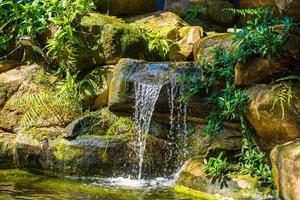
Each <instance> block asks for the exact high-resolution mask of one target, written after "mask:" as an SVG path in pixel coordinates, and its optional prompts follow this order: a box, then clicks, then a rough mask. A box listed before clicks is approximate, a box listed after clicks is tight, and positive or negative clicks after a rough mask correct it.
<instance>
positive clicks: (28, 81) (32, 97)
mask: <svg viewBox="0 0 300 200" xmlns="http://www.w3.org/2000/svg"><path fill="white" fill-rule="evenodd" d="M40 71H42V68H41V67H40V66H38V65H30V66H21V68H20V69H13V70H10V71H8V72H6V73H2V74H0V77H2V76H4V75H5V78H3V80H4V81H3V82H4V83H6V84H4V86H5V85H6V86H5V87H7V88H8V90H4V92H6V93H4V94H6V95H9V97H10V98H9V99H8V98H7V97H6V96H4V97H5V98H4V99H5V101H6V103H5V105H4V107H3V108H2V110H1V111H0V115H1V120H0V128H2V129H4V130H6V131H9V132H14V133H15V132H18V130H19V129H24V128H25V129H26V128H32V127H54V126H63V127H65V126H66V125H67V124H69V123H70V122H71V121H73V120H74V119H75V118H76V117H78V115H80V108H78V106H79V105H78V104H76V103H74V102H72V103H71V102H70V101H67V102H64V101H63V100H61V99H59V98H58V97H57V96H56V92H57V91H53V90H52V88H50V87H47V86H46V85H45V84H44V82H45V80H47V81H49V82H47V83H48V84H50V85H51V81H53V80H52V79H53V77H51V76H50V75H49V74H47V73H45V74H43V75H42V76H41V77H42V78H41V79H43V80H38V77H39V76H40V75H38V73H39V72H40ZM0 79H1V78H0ZM54 79H55V78H54ZM10 81H11V82H10ZM54 81H57V80H54ZM7 83H9V84H8V85H7ZM12 83H15V85H10V84H12ZM0 85H1V84H0ZM12 89H13V92H11V90H12ZM7 91H8V92H7ZM53 98H57V99H53Z"/></svg>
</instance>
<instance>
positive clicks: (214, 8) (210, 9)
mask: <svg viewBox="0 0 300 200" xmlns="http://www.w3.org/2000/svg"><path fill="white" fill-rule="evenodd" d="M191 7H192V8H203V9H206V11H203V12H200V13H199V14H198V17H199V18H200V19H205V20H209V21H211V22H213V23H215V24H219V25H221V26H224V27H231V26H233V24H234V22H235V15H234V14H232V13H231V12H230V11H226V10H224V9H226V8H234V5H233V4H231V3H230V2H228V1H224V0H194V1H191Z"/></svg>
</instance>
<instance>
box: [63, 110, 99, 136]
mask: <svg viewBox="0 0 300 200" xmlns="http://www.w3.org/2000/svg"><path fill="white" fill-rule="evenodd" d="M99 123H100V117H99V116H97V115H88V116H83V117H80V118H78V119H76V120H75V121H73V122H71V123H70V124H69V125H68V126H67V127H66V130H65V134H64V137H65V138H67V139H75V138H76V137H77V136H79V135H86V134H93V133H96V132H97V130H96V129H99V125H98V127H97V124H99Z"/></svg>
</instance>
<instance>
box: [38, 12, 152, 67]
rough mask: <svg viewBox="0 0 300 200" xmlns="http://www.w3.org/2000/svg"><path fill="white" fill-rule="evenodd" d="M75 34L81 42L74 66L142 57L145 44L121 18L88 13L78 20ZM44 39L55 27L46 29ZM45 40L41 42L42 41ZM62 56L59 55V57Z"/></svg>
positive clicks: (48, 37)
mask: <svg viewBox="0 0 300 200" xmlns="http://www.w3.org/2000/svg"><path fill="white" fill-rule="evenodd" d="M77 23H78V25H77V26H78V28H77V32H76V33H77V36H78V38H79V39H80V40H81V41H82V42H83V44H84V45H82V46H76V48H77V51H78V52H80V53H78V54H77V55H76V61H77V62H76V66H75V67H76V68H77V69H79V70H84V69H93V68H94V67H95V66H101V65H113V64H116V63H117V62H118V60H119V59H120V58H123V57H125V58H126V57H128V58H144V52H145V50H147V48H146V47H147V45H146V42H145V40H144V38H143V37H142V35H141V33H140V31H139V30H138V29H137V28H136V27H133V26H131V25H129V24H126V23H125V22H124V21H123V20H122V19H119V18H116V17H111V16H107V15H102V14H99V13H89V14H87V15H85V16H83V17H82V18H81V19H80V20H79V21H78V22H77ZM49 29H50V32H51V33H47V36H45V39H44V40H45V41H47V39H50V38H52V37H53V36H54V34H55V32H56V31H57V29H56V28H55V27H52V28H49ZM44 43H45V42H44ZM64 56H65V55H64V54H62V57H64Z"/></svg>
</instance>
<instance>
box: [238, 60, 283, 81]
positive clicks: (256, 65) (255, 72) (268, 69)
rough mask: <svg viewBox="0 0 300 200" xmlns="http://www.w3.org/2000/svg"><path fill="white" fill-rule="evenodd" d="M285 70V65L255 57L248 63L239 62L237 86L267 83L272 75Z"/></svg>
mask: <svg viewBox="0 0 300 200" xmlns="http://www.w3.org/2000/svg"><path fill="white" fill-rule="evenodd" d="M284 70H285V66H284V65H283V63H280V62H278V61H270V60H268V59H265V58H260V57H254V58H250V59H248V61H247V62H246V63H244V62H243V61H239V62H238V63H237V64H236V66H235V84H236V85H249V84H252V83H257V82H261V81H265V80H267V79H268V78H270V77H271V76H272V75H274V74H276V73H278V72H282V71H284Z"/></svg>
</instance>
